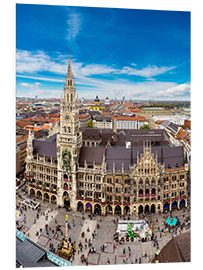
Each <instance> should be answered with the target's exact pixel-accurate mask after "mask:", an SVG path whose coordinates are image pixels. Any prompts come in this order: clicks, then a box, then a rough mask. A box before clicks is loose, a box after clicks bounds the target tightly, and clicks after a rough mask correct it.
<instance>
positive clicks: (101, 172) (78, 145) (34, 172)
mask: <svg viewBox="0 0 203 270" xmlns="http://www.w3.org/2000/svg"><path fill="white" fill-rule="evenodd" d="M85 132H86V131H85V129H83V130H80V129H79V102H78V98H77V97H76V89H75V83H74V76H73V73H72V69H71V61H70V58H69V64H68V71H67V74H66V81H65V83H64V97H63V98H61V104H60V128H59V132H58V133H57V134H51V135H52V136H49V137H48V138H47V139H46V140H44V141H37V140H35V139H34V135H33V133H32V132H31V131H30V132H29V137H28V143H27V158H26V178H27V185H28V189H29V193H30V195H31V196H35V197H37V198H40V199H42V200H44V201H47V202H50V203H56V204H57V205H58V206H60V207H64V206H65V207H68V208H69V209H72V210H73V211H76V210H81V211H91V212H94V213H99V214H103V215H104V214H106V213H111V214H122V215H123V214H125V213H130V214H135V213H136V214H139V213H142V212H154V213H155V212H157V211H163V210H170V209H172V208H180V207H182V206H184V207H187V172H188V165H187V164H186V162H185V160H184V153H183V150H182V148H181V147H175V146H172V145H167V142H166V141H164V142H163V145H162V144H161V143H160V140H161V139H160V138H162V137H163V138H165V137H164V136H165V134H163V132H162V131H160V134H159V133H157V132H158V131H156V133H155V132H154V133H153V131H150V130H149V131H141V132H148V133H147V134H146V135H145V134H144V133H140V132H138V131H136V132H138V133H139V134H137V133H136V134H134V133H133V134H131V135H132V136H131V138H132V140H131V142H132V144H131V142H126V141H125V136H127V135H126V134H127V133H125V132H124V131H119V132H117V131H116V132H117V133H113V130H112V134H113V135H112V134H111V132H110V131H104V130H103V131H102V130H101V131H100V133H101V134H102V136H103V137H105V138H107V137H108V136H109V138H107V139H106V141H105V143H104V140H103V137H101V136H100V135H99V134H100V133H98V130H96V129H91V130H90V132H91V136H89V135H87V134H86V133H87V132H86V133H85ZM105 132H106V133H105ZM107 132H110V133H109V135H108V134H107ZM128 132H129V131H128ZM133 132H134V131H133ZM150 132H151V133H153V140H151V142H149V138H150V136H151V135H152V134H151V133H150ZM105 134H106V135H105ZM129 134H130V133H129ZM107 135H108V136H107ZM138 135H139V136H138ZM136 136H137V137H138V139H135V137H136ZM121 137H122V140H123V142H124V145H122V144H121V145H120V146H118V145H117V142H118V140H119V138H121ZM140 138H141V139H142V142H143V145H141V146H140V141H139V140H140ZM133 140H134V141H133ZM163 140H165V139H163ZM152 141H153V142H152ZM89 142H91V144H90V143H89ZM125 143H126V145H125ZM82 145H83V146H82ZM127 145H128V147H127Z"/></svg>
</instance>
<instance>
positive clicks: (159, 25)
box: [16, 4, 190, 100]
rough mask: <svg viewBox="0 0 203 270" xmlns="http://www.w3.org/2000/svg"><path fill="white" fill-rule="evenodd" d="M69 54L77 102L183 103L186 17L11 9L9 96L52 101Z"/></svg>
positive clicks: (186, 70) (30, 7)
mask: <svg viewBox="0 0 203 270" xmlns="http://www.w3.org/2000/svg"><path fill="white" fill-rule="evenodd" d="M25 22H26V23H25ZM101 22H102V23H101ZM69 53H71V61H72V69H73V73H74V75H75V81H76V88H77V92H78V94H79V97H80V98H81V97H85V98H94V97H95V95H98V96H99V97H100V98H101V99H104V98H105V97H106V96H108V97H109V98H115V97H117V98H118V99H119V98H122V97H123V96H125V97H126V99H130V98H132V99H135V100H136V99H137V100H149V99H152V100H190V12H180V11H177V12H176V11H152V10H133V9H113V8H87V7H67V6H43V5H27V4H17V5H16V92H17V93H16V95H17V96H19V97H20V96H22V97H23V96H24V97H35V96H38V97H39V98H55V97H56V98H59V97H60V96H61V93H63V81H64V80H65V76H64V74H65V73H66V71H67V65H68V54H69Z"/></svg>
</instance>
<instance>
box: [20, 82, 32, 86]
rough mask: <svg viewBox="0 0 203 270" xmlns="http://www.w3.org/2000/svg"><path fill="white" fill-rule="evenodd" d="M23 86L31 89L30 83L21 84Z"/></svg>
mask: <svg viewBox="0 0 203 270" xmlns="http://www.w3.org/2000/svg"><path fill="white" fill-rule="evenodd" d="M20 85H21V86H25V87H29V86H30V83H20Z"/></svg>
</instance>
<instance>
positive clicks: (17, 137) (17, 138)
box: [16, 136, 25, 144]
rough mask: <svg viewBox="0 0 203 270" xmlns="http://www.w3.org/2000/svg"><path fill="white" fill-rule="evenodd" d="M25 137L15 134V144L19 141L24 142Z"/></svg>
mask: <svg viewBox="0 0 203 270" xmlns="http://www.w3.org/2000/svg"><path fill="white" fill-rule="evenodd" d="M24 141H25V139H24V138H23V137H22V136H16V144H18V143H20V142H24Z"/></svg>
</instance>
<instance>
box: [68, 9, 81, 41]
mask: <svg viewBox="0 0 203 270" xmlns="http://www.w3.org/2000/svg"><path fill="white" fill-rule="evenodd" d="M67 25H68V29H67V39H68V40H69V41H70V40H75V38H76V37H77V35H78V33H79V32H80V29H81V17H80V15H79V14H77V13H70V14H69V18H68V20H67Z"/></svg>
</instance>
